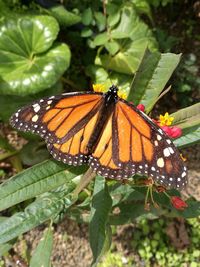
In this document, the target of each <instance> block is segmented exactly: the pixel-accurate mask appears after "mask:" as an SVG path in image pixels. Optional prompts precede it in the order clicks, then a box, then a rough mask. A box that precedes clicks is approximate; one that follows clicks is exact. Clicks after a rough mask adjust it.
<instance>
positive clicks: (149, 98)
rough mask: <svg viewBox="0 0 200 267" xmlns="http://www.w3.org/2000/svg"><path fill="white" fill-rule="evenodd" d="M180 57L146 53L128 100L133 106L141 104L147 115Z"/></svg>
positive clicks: (169, 54) (168, 54) (170, 54)
mask: <svg viewBox="0 0 200 267" xmlns="http://www.w3.org/2000/svg"><path fill="white" fill-rule="evenodd" d="M180 56H181V55H180V54H179V55H176V54H172V53H166V54H161V53H158V52H155V53H150V52H149V51H146V53H145V55H144V57H143V59H142V62H141V64H140V66H139V68H138V70H137V73H136V74H135V77H134V79H133V82H132V85H131V89H130V93H129V96H128V100H129V101H133V102H134V104H135V105H138V104H139V103H142V104H143V105H145V110H146V112H147V113H149V112H150V111H151V109H152V108H153V106H154V104H155V103H156V101H157V98H158V96H159V95H160V93H161V92H162V90H163V89H164V87H165V85H166V83H167V82H168V80H169V78H170V76H171V75H172V73H173V71H174V69H175V68H176V67H177V65H178V63H179V61H180Z"/></svg>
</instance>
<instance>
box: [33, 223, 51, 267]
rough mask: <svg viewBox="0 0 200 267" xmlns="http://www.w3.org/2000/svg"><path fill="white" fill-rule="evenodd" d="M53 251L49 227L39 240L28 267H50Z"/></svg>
mask: <svg viewBox="0 0 200 267" xmlns="http://www.w3.org/2000/svg"><path fill="white" fill-rule="evenodd" d="M52 249H53V231H52V227H51V226H50V227H49V228H48V229H47V230H46V232H45V233H44V236H43V237H42V239H41V240H40V242H39V244H38V246H37V247H36V249H35V251H34V252H33V256H32V258H31V260H30V267H50V266H51V253H52Z"/></svg>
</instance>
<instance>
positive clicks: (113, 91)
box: [108, 84, 119, 95]
mask: <svg viewBox="0 0 200 267" xmlns="http://www.w3.org/2000/svg"><path fill="white" fill-rule="evenodd" d="M118 91H119V89H118V87H117V86H116V85H114V84H113V85H112V86H111V87H110V88H109V90H108V92H109V93H111V94H114V95H117V92H118Z"/></svg>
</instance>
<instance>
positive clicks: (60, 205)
mask: <svg viewBox="0 0 200 267" xmlns="http://www.w3.org/2000/svg"><path fill="white" fill-rule="evenodd" d="M73 189H74V184H72V183H69V184H68V185H66V187H65V189H63V190H62V191H57V192H52V193H46V194H44V195H43V196H41V197H40V198H38V199H37V200H36V201H34V202H33V203H31V204H30V205H29V206H27V207H26V209H25V210H24V212H18V213H15V214H14V215H13V216H11V217H10V218H8V219H7V220H5V221H3V222H1V223H0V244H3V243H5V242H8V241H9V240H12V239H13V238H15V237H17V236H19V235H21V234H23V233H25V232H27V231H29V230H31V229H32V228H34V227H36V226H38V225H40V224H41V223H43V222H45V221H47V220H49V219H53V218H55V217H56V216H58V214H59V213H60V212H61V211H62V210H63V209H64V208H66V209H67V208H69V207H70V206H71V205H72V204H73V202H70V200H69V198H68V197H69V193H71V191H72V190H73Z"/></svg>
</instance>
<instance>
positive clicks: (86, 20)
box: [82, 7, 92, 26]
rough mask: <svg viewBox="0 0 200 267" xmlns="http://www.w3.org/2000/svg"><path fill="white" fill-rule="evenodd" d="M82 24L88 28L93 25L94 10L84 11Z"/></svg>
mask: <svg viewBox="0 0 200 267" xmlns="http://www.w3.org/2000/svg"><path fill="white" fill-rule="evenodd" d="M82 22H83V24H84V25H86V26H88V25H90V24H91V23H92V10H91V8H90V7H89V8H87V9H85V10H84V12H83V14H82Z"/></svg>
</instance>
